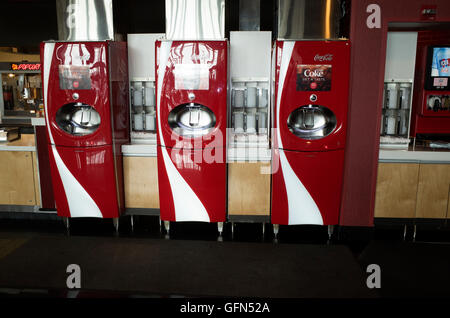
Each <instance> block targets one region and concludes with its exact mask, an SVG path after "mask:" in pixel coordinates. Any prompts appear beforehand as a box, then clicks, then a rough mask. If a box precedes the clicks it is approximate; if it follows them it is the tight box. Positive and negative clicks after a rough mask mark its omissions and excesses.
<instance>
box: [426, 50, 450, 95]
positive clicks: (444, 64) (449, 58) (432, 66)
mask: <svg viewBox="0 0 450 318" xmlns="http://www.w3.org/2000/svg"><path fill="white" fill-rule="evenodd" d="M426 72H427V73H426V78H425V89H427V90H450V86H449V77H450V46H430V47H428V55H427V70H426Z"/></svg>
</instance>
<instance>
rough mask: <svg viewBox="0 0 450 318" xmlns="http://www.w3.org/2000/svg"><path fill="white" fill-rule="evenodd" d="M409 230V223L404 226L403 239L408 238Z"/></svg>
mask: <svg viewBox="0 0 450 318" xmlns="http://www.w3.org/2000/svg"><path fill="white" fill-rule="evenodd" d="M407 232H408V225H406V224H405V225H404V226H403V241H405V240H406V233H407Z"/></svg>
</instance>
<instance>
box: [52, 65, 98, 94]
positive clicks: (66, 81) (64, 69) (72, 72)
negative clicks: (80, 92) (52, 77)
mask: <svg viewBox="0 0 450 318" xmlns="http://www.w3.org/2000/svg"><path fill="white" fill-rule="evenodd" d="M59 88H60V89H91V76H90V71H89V66H88V65H83V66H78V65H59Z"/></svg>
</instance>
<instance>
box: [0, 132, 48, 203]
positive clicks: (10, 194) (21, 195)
mask: <svg viewBox="0 0 450 318" xmlns="http://www.w3.org/2000/svg"><path fill="white" fill-rule="evenodd" d="M38 178H39V177H38V169H37V159H36V147H35V138H34V135H33V134H23V135H22V136H21V138H20V139H19V140H15V141H11V142H0V205H21V206H34V205H40V192H39V182H38Z"/></svg>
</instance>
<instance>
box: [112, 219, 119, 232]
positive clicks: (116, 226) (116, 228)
mask: <svg viewBox="0 0 450 318" xmlns="http://www.w3.org/2000/svg"><path fill="white" fill-rule="evenodd" d="M112 220H113V225H114V229H115V230H116V232H119V218H113V219H112Z"/></svg>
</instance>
